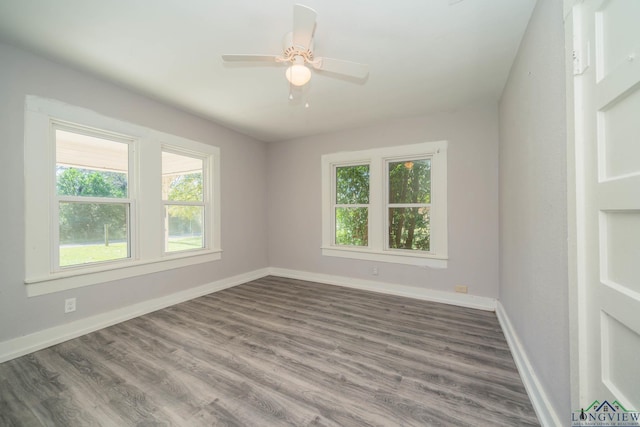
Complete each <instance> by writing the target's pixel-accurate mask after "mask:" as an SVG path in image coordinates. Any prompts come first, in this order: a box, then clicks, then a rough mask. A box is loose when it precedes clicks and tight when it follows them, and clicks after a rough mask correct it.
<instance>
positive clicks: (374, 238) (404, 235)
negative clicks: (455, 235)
mask: <svg viewBox="0 0 640 427" xmlns="http://www.w3.org/2000/svg"><path fill="white" fill-rule="evenodd" d="M446 156H447V143H446V141H441V142H430V143H422V144H414V145H406V146H399V147H389V148H383V149H374V150H365V151H355V152H343V153H335V154H327V155H324V156H322V173H323V178H322V180H323V245H322V253H323V255H326V256H337V257H346V258H356V259H365V260H373V261H382V262H394V263H401V264H414V265H423V266H431V267H439V268H443V267H446V263H447V261H446V260H447V183H446V177H447V170H446V167H447V157H446Z"/></svg>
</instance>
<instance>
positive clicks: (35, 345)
mask: <svg viewBox="0 0 640 427" xmlns="http://www.w3.org/2000/svg"><path fill="white" fill-rule="evenodd" d="M268 273H269V270H268V269H266V268H264V269H260V270H255V271H251V272H249V273H244V274H239V275H237V276H233V277H228V278H225V279H221V280H217V281H215V282H211V283H207V284H205V285H201V286H198V287H195V288H192V289H187V290H185V291H181V292H176V293H173V294H170V295H166V296H163V297H160V298H154V299H152V300H149V301H143V302H140V303H137V304H133V305H130V306H127V307H123V308H119V309H116V310H112V311H109V312H107V313H102V314H97V315H95V316H90V317H87V318H83V319H79V320H76V321H73V322H70V323H65V324H64V325H60V326H54V327H53V328H49V329H45V330H42V331H38V332H35V333H33V334H29V335H24V336H22V337H18V338H13V339H10V340H8V341H4V342H0V363H2V362H5V361H7V360H11V359H15V358H16V357H20V356H24V355H25V354H29V353H32V352H34V351H38V350H42V349H43V348H47V347H50V346H52V345H55V344H60V343H61V342H64V341H67V340H70V339H73V338H77V337H79V336H81V335H85V334H88V333H90V332H93V331H97V330H98V329H102V328H106V327H107V326H111V325H115V324H116V323H120V322H124V321H125V320H129V319H133V318H134V317H138V316H142V315H143V314H147V313H151V312H152V311H156V310H160V309H161V308H165V307H169V306H171V305H174V304H178V303H181V302H184V301H188V300H190V299H193V298H198V297H201V296H203V295H207V294H210V293H212V292H217V291H221V290H223V289H227V288H231V287H233V286H236V285H240V284H242V283H246V282H250V281H252V280H256V279H259V278H261V277H264V276H266V275H267V274H268Z"/></svg>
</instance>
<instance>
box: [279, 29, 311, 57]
mask: <svg viewBox="0 0 640 427" xmlns="http://www.w3.org/2000/svg"><path fill="white" fill-rule="evenodd" d="M282 45H283V46H282V47H283V52H284V54H283V56H284V57H285V58H286V59H287V60H288V61H293V59H294V58H295V57H296V56H302V57H303V58H304V61H305V62H311V61H313V40H311V43H309V47H308V48H306V49H305V48H304V46H295V45H294V44H293V32H289V33H287V34H285V35H284V38H283V40H282Z"/></svg>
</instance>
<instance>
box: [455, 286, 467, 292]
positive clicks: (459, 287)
mask: <svg viewBox="0 0 640 427" xmlns="http://www.w3.org/2000/svg"><path fill="white" fill-rule="evenodd" d="M455 290H456V292H457V293H459V294H466V293H467V291H468V288H467V287H466V286H464V285H456V287H455Z"/></svg>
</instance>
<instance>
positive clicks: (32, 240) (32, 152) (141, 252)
mask: <svg viewBox="0 0 640 427" xmlns="http://www.w3.org/2000/svg"><path fill="white" fill-rule="evenodd" d="M59 124H63V125H68V126H71V129H85V130H86V131H87V132H89V133H91V134H92V135H97V136H104V135H106V136H107V138H109V135H111V137H113V138H118V140H126V141H128V142H129V143H130V155H129V165H130V168H129V180H130V181H129V191H130V193H129V196H128V200H129V201H130V203H131V205H130V211H129V227H130V228H129V231H130V240H131V245H130V248H129V251H130V257H129V258H126V259H121V260H113V261H106V262H101V263H95V264H86V265H74V266H69V267H63V268H60V267H58V265H59V262H58V260H57V251H58V247H57V245H58V231H57V229H58V227H59V225H58V217H57V211H58V198H57V197H56V196H57V195H56V178H55V163H56V152H55V143H54V140H53V138H54V137H53V136H52V135H53V132H52V128H53V126H55V125H59ZM163 147H172V149H174V150H176V149H177V150H181V151H184V152H188V153H192V154H197V155H198V156H200V157H202V158H204V159H205V164H206V169H207V170H208V177H207V178H206V179H208V184H209V185H206V186H205V187H208V194H207V203H208V209H205V216H206V217H205V225H204V226H205V230H206V236H205V242H206V243H205V246H206V247H205V248H203V249H202V250H194V251H185V252H171V253H164V251H163V247H164V245H163V243H162V241H163V239H164V232H159V230H163V229H164V225H163V222H164V212H163V205H162V189H161V187H162V183H161V175H162V170H161V168H162V165H161V157H162V155H161V150H162V148H163ZM24 163H25V284H26V287H27V295H28V296H37V295H44V294H49V293H53V292H59V291H63V290H67V289H73V288H78V287H82V286H88V285H93V284H97V283H103V282H108V281H112V280H118V279H124V278H128V277H134V276H139V275H143V274H149V273H154V272H159V271H165V270H169V269H173V268H179V267H185V266H188V265H194V264H200V263H205V262H211V261H215V260H219V259H221V256H222V255H221V254H222V249H221V247H220V243H221V241H220V228H221V227H220V149H219V148H218V147H214V146H212V145H208V144H203V143H200V142H196V141H192V140H188V139H185V138H181V137H178V136H174V135H169V134H166V133H163V132H159V131H156V130H153V129H149V128H145V127H142V126H138V125H134V124H130V123H126V122H123V121H120V120H116V119H112V118H109V117H106V116H103V115H101V114H98V113H96V112H93V111H91V110H88V109H84V108H81V107H75V106H71V105H68V104H65V103H62V102H59V101H55V100H50V99H45V98H40V97H37V96H31V95H29V96H27V97H26V100H25V145H24ZM203 179H204V178H203Z"/></svg>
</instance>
